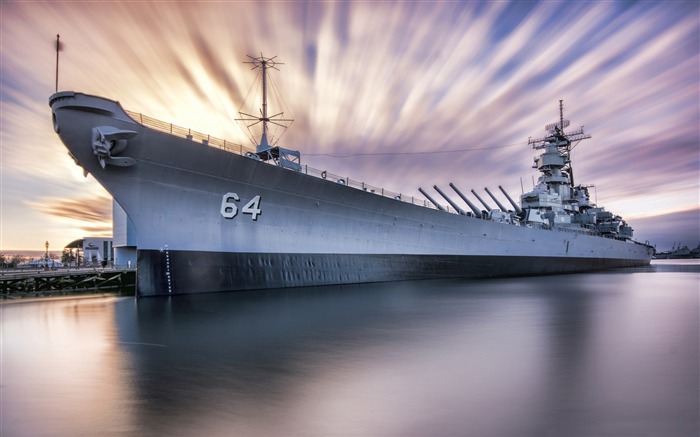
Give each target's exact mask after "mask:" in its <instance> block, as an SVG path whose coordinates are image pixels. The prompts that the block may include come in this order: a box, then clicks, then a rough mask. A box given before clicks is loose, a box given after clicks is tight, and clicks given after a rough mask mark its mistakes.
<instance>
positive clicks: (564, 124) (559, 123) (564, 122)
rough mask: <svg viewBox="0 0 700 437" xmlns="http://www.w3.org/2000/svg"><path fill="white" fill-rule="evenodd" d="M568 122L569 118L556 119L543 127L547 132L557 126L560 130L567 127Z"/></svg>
mask: <svg viewBox="0 0 700 437" xmlns="http://www.w3.org/2000/svg"><path fill="white" fill-rule="evenodd" d="M570 124H571V122H569V120H562V121H557V122H556V123H550V124H548V125H547V126H545V127H544V129H545V130H546V131H547V132H554V131H555V130H557V128H558V129H559V130H560V131H564V128H566V127H568V126H569V125H570Z"/></svg>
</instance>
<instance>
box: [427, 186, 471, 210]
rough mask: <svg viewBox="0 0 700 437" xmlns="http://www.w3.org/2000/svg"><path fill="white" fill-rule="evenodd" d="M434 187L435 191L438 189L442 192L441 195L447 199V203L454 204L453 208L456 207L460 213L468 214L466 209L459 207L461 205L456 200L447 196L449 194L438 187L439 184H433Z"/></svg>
mask: <svg viewBox="0 0 700 437" xmlns="http://www.w3.org/2000/svg"><path fill="white" fill-rule="evenodd" d="M433 188H435V191H437V192H438V193H440V195H441V196H442V197H443V198H444V199H445V200H447V203H449V204H450V205H452V208H454V209H456V210H457V212H458V213H460V215H466V214H467V213H466V211H464V210H463V209H462V208H460V207H459V205H457V204H456V203H454V202H453V201H452V199H450V198H449V197H447V194H445V193H444V192H443V191H442V190H441V189H440V187H438V186H437V185H433Z"/></svg>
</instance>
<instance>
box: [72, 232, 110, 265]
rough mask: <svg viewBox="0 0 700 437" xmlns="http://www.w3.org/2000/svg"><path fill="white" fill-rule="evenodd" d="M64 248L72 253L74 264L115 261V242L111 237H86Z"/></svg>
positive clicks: (108, 263) (100, 263)
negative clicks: (113, 253)
mask: <svg viewBox="0 0 700 437" xmlns="http://www.w3.org/2000/svg"><path fill="white" fill-rule="evenodd" d="M64 249H68V250H69V251H70V253H71V255H72V256H71V258H72V260H71V262H70V265H72V266H95V267H99V266H102V265H103V262H104V264H106V265H111V264H113V263H114V257H113V255H112V252H113V243H112V239H111V238H103V237H85V238H81V239H79V240H75V241H72V242H70V243H69V244H68V245H67V246H66V247H65V248H64Z"/></svg>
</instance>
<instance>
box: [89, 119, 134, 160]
mask: <svg viewBox="0 0 700 437" xmlns="http://www.w3.org/2000/svg"><path fill="white" fill-rule="evenodd" d="M136 134H137V132H134V131H130V130H122V129H117V128H116V127H112V126H98V127H93V128H92V150H93V152H94V153H95V155H96V156H97V160H98V161H99V162H100V165H101V166H102V168H105V167H106V166H107V164H109V165H115V166H117V167H131V166H132V165H134V164H136V160H135V159H134V158H129V157H128V156H115V155H119V154H120V153H122V152H123V151H124V150H126V146H127V140H128V139H129V138H133V137H134V136H135V135H136Z"/></svg>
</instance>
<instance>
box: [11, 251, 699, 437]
mask: <svg viewBox="0 0 700 437" xmlns="http://www.w3.org/2000/svg"><path fill="white" fill-rule="evenodd" d="M699 280H700V265H699V264H697V263H695V264H686V265H675V264H674V265H670V264H653V265H652V266H651V267H649V268H643V269H632V270H625V271H623V272H619V271H617V272H607V273H593V274H577V275H567V276H550V277H538V278H518V279H501V280H485V281H456V280H449V281H421V282H401V283H389V284H365V285H358V286H333V287H314V288H303V289H286V290H282V291H267V292H256V293H228V294H226V293H225V294H216V295H192V296H177V297H176V298H150V299H142V300H139V301H138V302H136V301H135V300H134V299H133V298H96V299H82V300H77V299H68V300H54V301H49V302H34V303H19V304H5V305H3V306H2V328H3V333H2V336H3V338H2V340H3V351H2V372H3V374H2V422H1V424H2V429H1V430H0V433H1V434H2V435H13V436H17V435H20V436H21V435H31V436H38V435H52V436H53V435H167V436H173V435H263V436H294V435H304V436H334V435H338V436H345V435H351V436H412V435H414V436H427V435H440V436H498V437H505V436H518V437H521V436H546V435H552V436H555V435H566V436H592V435H595V436H628V435H649V436H651V435H654V436H657V435H659V436H660V435H663V436H691V435H692V436H695V435H698V433H699V432H700V425H699V417H698V411H699V410H700V405H699V401H698V387H699V374H700V372H699V370H700V369H699V365H698V359H699V358H698V356H699V351H698V348H699V346H698V336H699V334H698V332H699V330H700V327H699V319H700V317H699V316H700V314H699V313H700V309H699V305H698V289H697V286H698V281H699Z"/></svg>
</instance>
